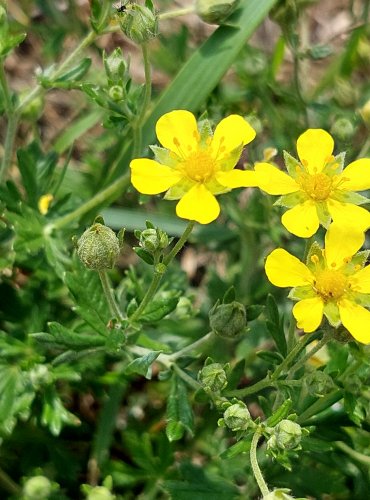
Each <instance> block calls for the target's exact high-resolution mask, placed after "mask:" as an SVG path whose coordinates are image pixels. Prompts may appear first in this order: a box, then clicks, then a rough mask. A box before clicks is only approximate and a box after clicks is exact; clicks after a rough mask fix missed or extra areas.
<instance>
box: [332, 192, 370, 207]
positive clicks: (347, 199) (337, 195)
mask: <svg viewBox="0 0 370 500" xmlns="http://www.w3.org/2000/svg"><path fill="white" fill-rule="evenodd" d="M332 198H334V200H337V201H339V202H341V203H352V204H353V205H365V204H366V203H370V199H369V198H367V197H366V196H362V194H359V193H355V192H353V191H340V190H338V191H335V192H334V194H333V195H332Z"/></svg>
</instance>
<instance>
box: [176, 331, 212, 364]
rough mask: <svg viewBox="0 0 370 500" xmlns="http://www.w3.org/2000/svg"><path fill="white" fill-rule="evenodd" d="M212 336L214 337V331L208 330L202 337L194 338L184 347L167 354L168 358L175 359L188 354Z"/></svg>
mask: <svg viewBox="0 0 370 500" xmlns="http://www.w3.org/2000/svg"><path fill="white" fill-rule="evenodd" d="M213 337H214V333H213V332H209V333H207V335H204V337H202V338H200V339H198V340H196V341H195V342H193V343H192V344H189V345H187V346H186V347H184V348H182V349H180V350H179V351H177V352H175V353H174V354H171V356H169V359H170V360H171V361H176V359H178V358H181V357H182V356H184V355H186V354H188V353H189V352H191V351H194V349H198V348H199V347H200V346H202V345H203V344H205V343H206V342H208V340H210V339H212V338H213Z"/></svg>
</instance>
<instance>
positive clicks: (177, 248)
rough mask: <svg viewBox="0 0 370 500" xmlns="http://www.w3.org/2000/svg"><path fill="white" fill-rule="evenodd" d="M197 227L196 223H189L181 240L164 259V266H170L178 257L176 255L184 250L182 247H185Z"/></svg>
mask: <svg viewBox="0 0 370 500" xmlns="http://www.w3.org/2000/svg"><path fill="white" fill-rule="evenodd" d="M194 225H195V221H193V220H191V221H189V224H188V225H187V227H186V228H185V231H184V233H183V234H182V236H181V238H180V239H179V240H178V242H177V243H176V245H175V246H174V247H173V248H172V250H171V251H170V253H169V254H168V255H167V256H166V257H165V258H164V259H163V264H165V265H166V266H168V264H170V262H172V260H173V259H174V258H175V257H176V255H177V254H178V253H179V251H180V250H181V249H182V247H183V246H184V245H185V243H186V241H187V239H188V238H189V236H190V234H191V232H192V230H193V228H194Z"/></svg>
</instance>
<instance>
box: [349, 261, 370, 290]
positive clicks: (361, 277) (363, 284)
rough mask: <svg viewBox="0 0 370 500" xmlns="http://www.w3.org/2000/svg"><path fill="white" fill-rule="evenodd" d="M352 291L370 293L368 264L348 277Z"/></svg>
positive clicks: (369, 267)
mask: <svg viewBox="0 0 370 500" xmlns="http://www.w3.org/2000/svg"><path fill="white" fill-rule="evenodd" d="M348 282H349V283H350V285H351V288H352V290H353V291H354V292H360V293H370V266H366V267H364V268H362V269H360V271H357V273H355V274H353V275H352V276H350V277H349V278H348Z"/></svg>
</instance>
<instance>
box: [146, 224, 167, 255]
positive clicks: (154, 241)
mask: <svg viewBox="0 0 370 500" xmlns="http://www.w3.org/2000/svg"><path fill="white" fill-rule="evenodd" d="M168 243H169V239H168V235H167V233H165V232H164V231H162V230H161V229H158V228H157V229H152V228H148V229H144V231H142V232H141V234H140V238H139V245H140V246H141V247H142V248H143V249H144V250H146V251H147V252H149V253H154V252H156V251H157V250H163V249H164V248H166V247H167V246H168Z"/></svg>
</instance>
